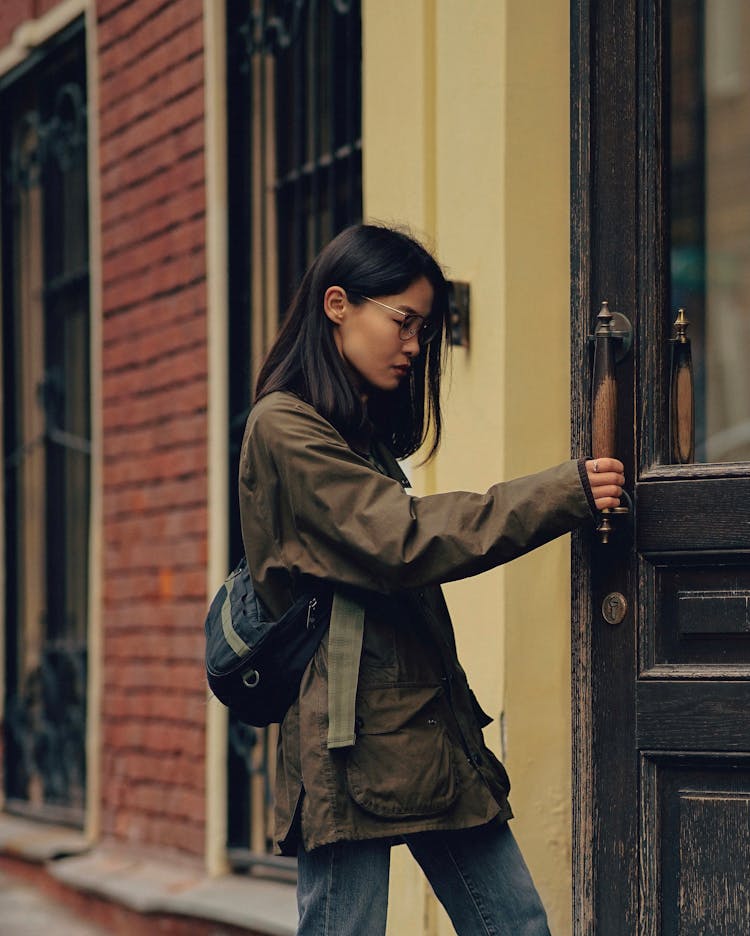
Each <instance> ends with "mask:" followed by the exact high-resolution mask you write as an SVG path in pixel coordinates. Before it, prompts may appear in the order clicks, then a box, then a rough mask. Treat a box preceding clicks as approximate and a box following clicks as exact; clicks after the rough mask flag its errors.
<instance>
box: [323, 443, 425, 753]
mask: <svg viewBox="0 0 750 936" xmlns="http://www.w3.org/2000/svg"><path fill="white" fill-rule="evenodd" d="M369 461H370V462H371V464H372V465H373V467H374V468H376V469H377V470H378V471H380V472H381V474H384V475H386V476H388V477H391V478H393V479H394V480H395V481H398V482H399V484H401V486H402V487H404V488H408V487H411V485H410V484H409V480H408V478H407V477H406V475H405V474H404V473H403V471H402V470H401V467H400V465H399V464H398V462H397V461H396V459H395V458H394V457H393V455H392V454H391V451H390V449H389V448H388V446H386V445H384V444H382V443H379V442H377V441H373V444H372V448H371V451H370V459H369ZM364 624H365V610H364V608H363V607H362V605H360V604H358V603H357V602H356V601H354V600H353V599H352V598H350V597H348V596H346V595H342V594H341V592H338V591H337V592H336V593H335V594H334V596H333V606H332V608H331V623H330V625H329V627H328V748H329V750H330V749H332V748H343V747H351V746H352V745H353V744H354V741H355V740H356V739H355V725H354V719H355V704H356V701H357V683H358V681H359V661H360V658H361V656H362V638H363V636H364Z"/></svg>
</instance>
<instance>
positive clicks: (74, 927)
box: [0, 871, 108, 936]
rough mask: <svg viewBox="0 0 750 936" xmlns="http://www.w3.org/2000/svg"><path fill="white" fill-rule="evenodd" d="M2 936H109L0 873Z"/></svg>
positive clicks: (17, 880)
mask: <svg viewBox="0 0 750 936" xmlns="http://www.w3.org/2000/svg"><path fill="white" fill-rule="evenodd" d="M0 933H2V936H108V930H103V929H101V928H100V927H98V926H94V925H93V924H91V923H89V922H88V921H86V920H82V919H81V918H80V917H77V916H76V915H75V914H74V913H71V911H70V910H68V909H67V907H64V906H63V905H62V904H59V903H57V902H56V901H54V900H52V898H50V897H47V896H46V895H45V894H43V893H41V892H40V891H39V890H37V889H36V888H35V887H33V886H32V885H31V884H27V883H26V882H24V881H20V880H19V879H18V878H15V877H13V875H11V874H5V873H4V872H2V871H0Z"/></svg>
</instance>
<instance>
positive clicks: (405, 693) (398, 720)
mask: <svg viewBox="0 0 750 936" xmlns="http://www.w3.org/2000/svg"><path fill="white" fill-rule="evenodd" d="M442 694H443V689H442V687H441V686H398V687H393V688H392V687H388V688H383V689H367V691H365V692H362V693H360V695H359V697H358V699H357V734H360V735H380V734H390V733H391V732H393V731H398V730H399V729H400V728H403V726H404V725H405V724H406V723H407V722H409V721H411V719H412V718H414V716H415V715H418V714H419V713H420V712H421V711H422V710H423V709H424V708H425V706H427V705H429V704H430V703H431V702H432V701H433V700H435V699H437V698H438V697H439V696H441V695H442Z"/></svg>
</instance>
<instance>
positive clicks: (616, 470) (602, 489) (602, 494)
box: [586, 458, 625, 510]
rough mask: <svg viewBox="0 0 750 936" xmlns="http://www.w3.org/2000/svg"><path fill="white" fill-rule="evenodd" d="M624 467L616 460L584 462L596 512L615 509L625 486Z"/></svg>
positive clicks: (606, 459) (603, 459) (597, 459)
mask: <svg viewBox="0 0 750 936" xmlns="http://www.w3.org/2000/svg"><path fill="white" fill-rule="evenodd" d="M624 471H625V466H624V465H623V463H622V462H621V461H618V460H617V459H616V458H592V459H589V460H588V461H587V462H586V474H587V475H588V480H589V484H590V485H591V493H592V495H593V497H594V503H595V505H596V509H597V510H605V509H606V508H607V507H617V506H618V505H619V503H620V497H621V496H622V486H623V485H624V484H625V474H624Z"/></svg>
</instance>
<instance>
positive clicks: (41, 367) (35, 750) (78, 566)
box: [0, 21, 90, 825]
mask: <svg viewBox="0 0 750 936" xmlns="http://www.w3.org/2000/svg"><path fill="white" fill-rule="evenodd" d="M85 64H86V62H85V44H84V34H83V22H82V21H77V22H76V23H74V24H73V25H72V26H71V27H69V28H68V29H67V30H66V31H65V32H64V33H63V34H62V35H61V36H60V37H59V38H58V39H57V41H56V42H54V43H53V44H51V45H50V46H49V47H48V48H44V49H40V50H38V51H37V52H35V53H33V55H32V56H31V57H30V58H29V59H28V60H27V62H26V63H24V65H23V66H21V67H19V69H18V70H17V72H16V73H14V74H11V75H8V76H7V77H6V78H4V79H3V80H2V82H0V112H2V114H3V121H2V131H1V133H2V136H1V137H0V159H1V160H2V162H1V166H2V186H1V188H2V228H1V234H0V237H1V241H0V243H1V245H2V271H3V274H2V308H3V391H4V393H3V447H4V448H3V455H4V492H5V530H4V534H5V554H6V576H7V578H6V603H5V650H6V653H5V656H6V673H5V676H6V679H5V685H6V699H5V706H6V709H5V711H6V718H5V758H4V763H5V777H4V784H5V794H6V808H8V809H9V810H11V811H15V812H21V813H25V814H31V815H34V816H40V817H43V818H47V819H51V820H55V821H64V822H70V823H72V824H75V825H80V824H82V822H83V810H84V792H85V772H86V767H85V735H86V635H87V622H88V539H89V501H90V464H89V462H90V441H89V440H90V412H89V406H90V404H89V399H90V394H89V350H90V347H89V299H88V297H89V276H88V197H87V165H86V146H87V132H86V73H85Z"/></svg>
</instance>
